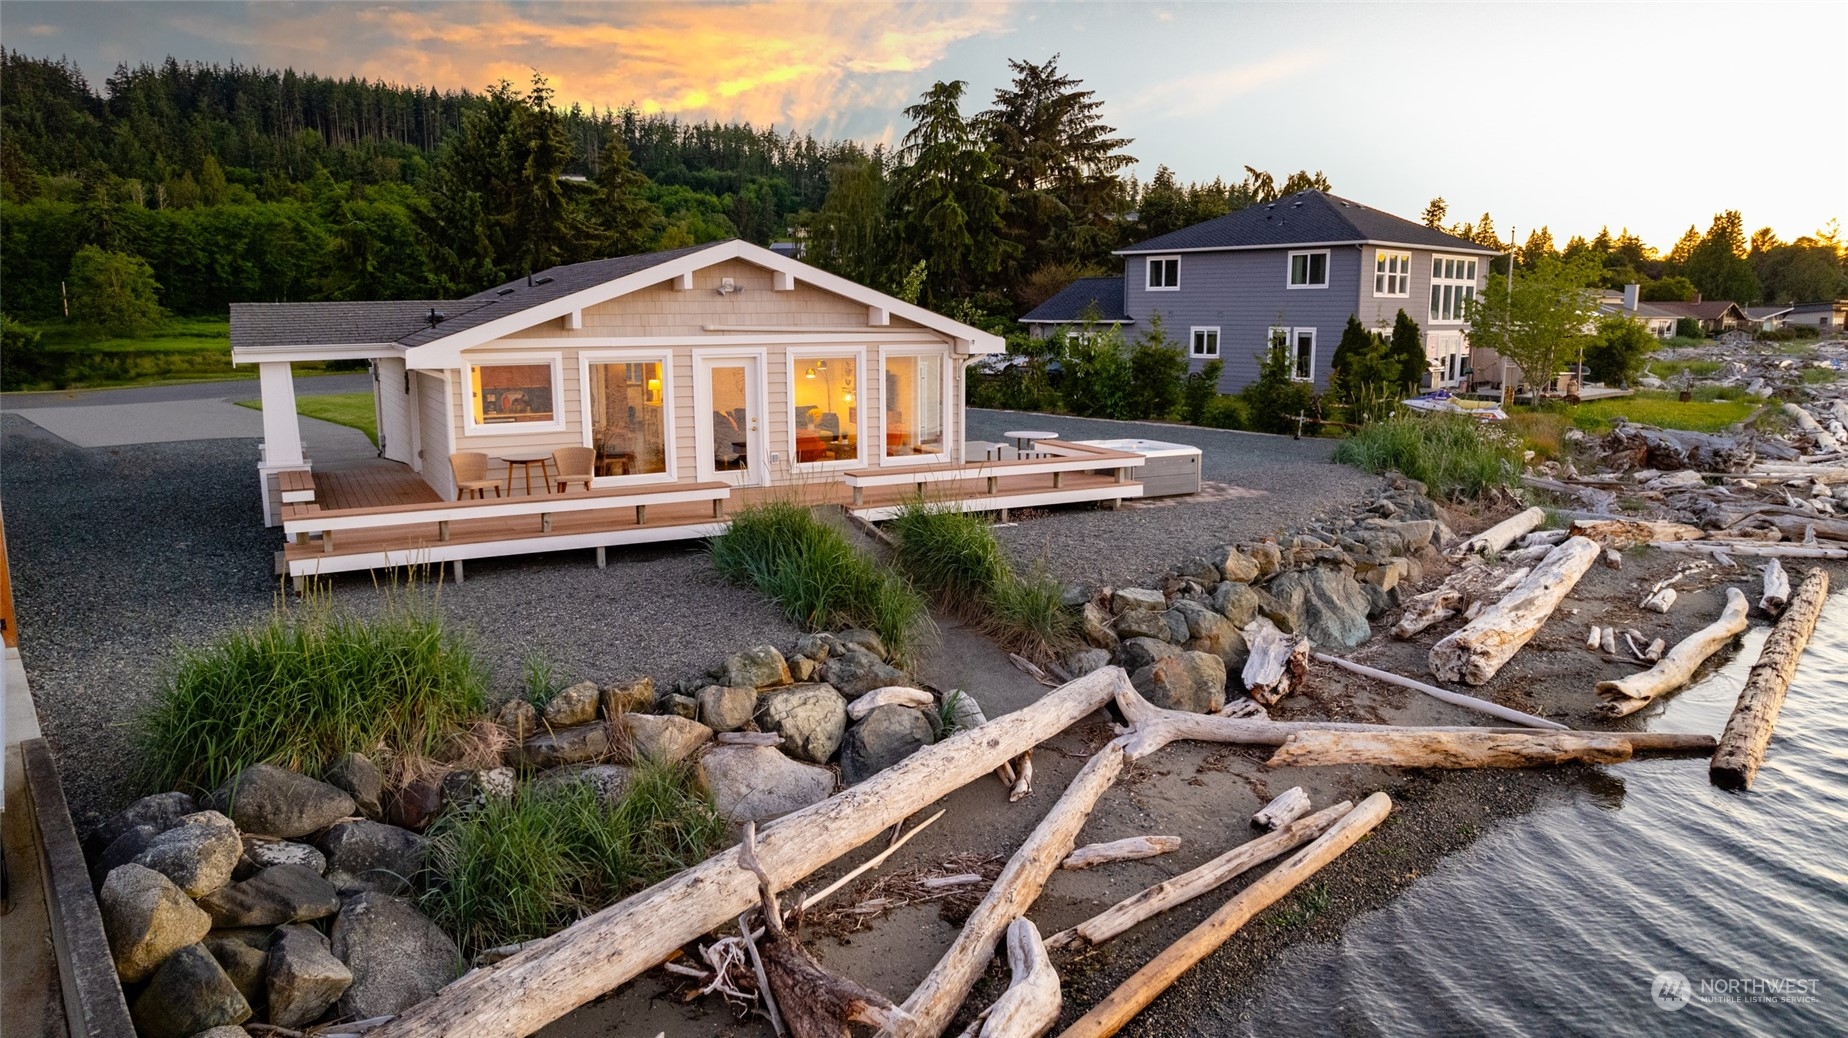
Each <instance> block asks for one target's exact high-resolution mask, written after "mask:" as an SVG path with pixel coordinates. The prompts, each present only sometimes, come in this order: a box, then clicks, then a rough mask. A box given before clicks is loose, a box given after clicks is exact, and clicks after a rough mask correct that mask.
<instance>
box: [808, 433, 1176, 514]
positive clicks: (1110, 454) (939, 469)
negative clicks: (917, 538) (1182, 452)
mask: <svg viewBox="0 0 1848 1038" xmlns="http://www.w3.org/2000/svg"><path fill="white" fill-rule="evenodd" d="M1035 448H1036V449H1035V451H1034V453H1035V454H1037V455H1039V456H1038V457H1033V458H1017V459H1009V460H1006V461H972V462H965V463H962V464H955V463H951V464H945V465H919V466H917V467H916V468H902V467H898V466H887V467H886V468H879V469H851V470H849V471H846V472H843V473H841V482H842V483H845V484H846V485H847V486H848V487H849V488H850V489H851V490H852V491H853V503H854V505H856V506H859V505H863V504H865V503H866V494H865V491H866V488H868V487H899V486H905V485H907V484H911V485H915V486H917V487H918V488H919V489H920V490H922V489H923V488H924V487H925V486H926V485H927V484H931V483H954V482H958V481H961V480H968V479H983V480H986V481H987V488H988V493H989V494H991V495H992V494H994V493H995V492H996V490H997V489H998V487H999V484H1000V480H1001V479H1002V477H1005V476H1044V475H1047V474H1051V476H1052V485H1053V488H1054V489H1057V488H1059V487H1060V486H1061V485H1062V484H1063V482H1064V475H1065V473H1067V472H1095V471H1098V470H1100V469H1101V470H1109V471H1112V472H1114V473H1115V477H1116V481H1117V482H1118V483H1122V482H1124V481H1125V480H1126V479H1127V478H1128V470H1130V469H1133V468H1139V467H1140V466H1141V465H1142V463H1143V462H1144V461H1146V460H1147V459H1146V458H1144V457H1143V456H1142V455H1140V454H1132V453H1130V452H1127V451H1113V450H1110V449H1108V448H1104V447H1094V446H1091V445H1090V444H1086V443H1072V442H1070V441H1067V440H1040V441H1037V443H1036V444H1035Z"/></svg>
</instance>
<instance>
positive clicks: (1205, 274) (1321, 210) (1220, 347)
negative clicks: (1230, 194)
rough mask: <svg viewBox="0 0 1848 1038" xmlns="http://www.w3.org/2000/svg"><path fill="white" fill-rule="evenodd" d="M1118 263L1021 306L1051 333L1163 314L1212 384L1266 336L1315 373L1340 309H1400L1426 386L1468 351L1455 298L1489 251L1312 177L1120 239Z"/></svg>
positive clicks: (1460, 370)
mask: <svg viewBox="0 0 1848 1038" xmlns="http://www.w3.org/2000/svg"><path fill="white" fill-rule="evenodd" d="M1115 254H1116V255H1118V256H1121V257H1122V258H1123V274H1122V276H1121V277H1110V278H1084V279H1082V280H1080V281H1077V282H1075V283H1073V284H1072V285H1070V286H1068V287H1066V288H1065V289H1064V290H1063V291H1061V292H1060V293H1059V294H1058V295H1056V296H1054V297H1053V298H1051V299H1049V300H1047V301H1046V302H1045V303H1044V304H1042V305H1040V306H1038V307H1036V308H1034V310H1033V311H1032V312H1030V313H1028V314H1027V315H1026V316H1025V317H1023V318H1021V320H1022V321H1023V322H1025V323H1026V324H1027V325H1028V327H1029V328H1030V329H1031V330H1032V332H1033V333H1034V334H1036V335H1041V336H1044V335H1050V334H1052V333H1053V331H1054V330H1055V329H1057V328H1060V327H1068V326H1072V325H1075V324H1077V323H1079V322H1082V321H1084V320H1086V319H1087V315H1093V316H1094V318H1095V319H1096V320H1099V321H1101V322H1102V323H1105V324H1120V325H1122V326H1123V330H1124V334H1125V336H1126V337H1128V338H1134V337H1135V335H1136V334H1138V333H1139V332H1140V331H1142V330H1143V329H1145V328H1146V327H1147V326H1148V323H1149V321H1150V319H1151V318H1153V317H1154V316H1155V315H1156V314H1160V315H1161V319H1162V324H1163V327H1164V329H1165V330H1166V332H1167V335H1168V337H1169V338H1170V339H1171V340H1173V341H1175V342H1177V343H1179V344H1180V347H1181V348H1182V349H1183V350H1185V351H1186V352H1187V355H1188V357H1189V359H1190V360H1191V361H1192V366H1193V368H1195V369H1198V368H1199V367H1200V366H1201V365H1202V364H1205V363H1206V362H1207V361H1209V360H1212V359H1214V358H1218V359H1219V360H1222V361H1224V362H1225V373H1224V374H1223V375H1222V376H1221V378H1220V383H1219V385H1220V389H1221V391H1223V392H1228V393H1229V392H1236V391H1237V390H1239V389H1241V388H1243V387H1244V386H1245V385H1246V384H1247V383H1250V382H1251V381H1253V380H1254V379H1256V378H1257V376H1258V358H1259V356H1260V355H1261V354H1262V353H1263V352H1264V351H1265V349H1266V348H1267V346H1268V344H1269V343H1270V342H1271V340H1272V339H1273V337H1276V336H1281V337H1282V338H1283V340H1284V341H1285V342H1286V343H1287V344H1288V348H1289V351H1290V359H1291V364H1292V366H1293V369H1294V372H1295V375H1296V377H1297V378H1299V379H1302V380H1303V381H1305V382H1314V383H1316V384H1317V385H1321V386H1325V385H1326V384H1327V382H1328V375H1329V361H1330V359H1331V358H1332V357H1333V356H1334V352H1335V345H1336V343H1338V342H1339V341H1340V338H1341V331H1342V329H1343V327H1345V326H1346V324H1347V319H1348V317H1349V316H1351V315H1357V316H1359V318H1360V320H1361V323H1362V324H1364V325H1366V326H1367V327H1368V328H1369V329H1372V330H1376V331H1380V332H1390V331H1391V329H1392V323H1393V319H1394V317H1396V316H1397V314H1398V312H1399V311H1400V310H1401V309H1403V310H1404V311H1405V312H1406V313H1407V314H1409V315H1411V317H1412V319H1413V320H1416V321H1417V322H1418V325H1419V327H1420V329H1421V330H1422V332H1423V334H1424V340H1425V356H1426V357H1427V358H1428V359H1429V360H1430V363H1431V380H1432V384H1433V385H1436V386H1454V385H1457V384H1459V383H1460V381H1461V380H1462V378H1463V376H1464V372H1465V369H1466V367H1467V365H1468V343H1467V341H1466V339H1465V334H1464V333H1465V320H1466V317H1467V314H1466V310H1467V308H1468V306H1469V304H1470V303H1471V301H1473V300H1474V299H1475V297H1476V294H1477V293H1479V292H1481V291H1482V290H1483V285H1484V284H1485V283H1486V279H1487V277H1488V272H1489V263H1488V261H1489V259H1490V258H1492V257H1494V256H1496V255H1497V253H1496V252H1495V250H1493V249H1486V248H1483V247H1482V246H1480V245H1477V244H1475V243H1474V242H1471V241H1469V240H1467V239H1464V238H1459V237H1456V236H1455V235H1451V234H1445V233H1444V232H1442V231H1438V230H1433V229H1432V228H1429V227H1426V226H1424V225H1423V224H1420V223H1416V222H1414V221H1411V220H1403V219H1400V218H1399V217H1397V216H1393V215H1392V214H1390V213H1383V212H1381V211H1379V210H1378V209H1371V208H1368V207H1367V206H1364V205H1361V204H1360V203H1359V202H1351V201H1349V200H1347V199H1345V198H1338V197H1336V196H1334V195H1331V194H1327V193H1325V192H1322V191H1302V192H1298V193H1297V194H1293V195H1286V196H1285V197H1283V198H1279V199H1277V200H1276V201H1275V202H1270V203H1266V204H1263V205H1255V206H1252V207H1250V208H1247V209H1241V210H1239V211H1238V212H1236V213H1230V214H1228V215H1226V216H1221V217H1218V218H1217V219H1213V220H1208V221H1206V222H1205V223H1198V224H1195V225H1193V226H1192V227H1184V228H1182V229H1180V230H1178V231H1174V232H1172V233H1170V234H1164V235H1161V236H1160V237H1157V238H1151V239H1150V240H1148V241H1145V242H1142V243H1140V244H1137V245H1132V246H1130V247H1129V248H1126V249H1119V250H1118V251H1117V252H1116V253H1115Z"/></svg>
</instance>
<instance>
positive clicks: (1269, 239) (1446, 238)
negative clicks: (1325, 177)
mask: <svg viewBox="0 0 1848 1038" xmlns="http://www.w3.org/2000/svg"><path fill="white" fill-rule="evenodd" d="M1362 242H1379V243H1381V244H1389V245H1411V246H1415V247H1417V248H1422V249H1442V250H1444V251H1446V252H1469V253H1477V254H1480V255H1485V256H1494V255H1499V252H1498V251H1497V250H1495V249H1488V248H1484V247H1482V246H1481V245H1478V244H1476V243H1475V242H1472V241H1470V240H1469V239H1467V238H1459V237H1457V236H1456V235H1454V234H1445V233H1444V232H1443V231H1438V230H1433V229H1432V228H1429V227H1426V226H1425V225H1424V224H1421V223H1414V222H1412V221H1411V220H1404V219H1401V218H1399V217H1397V216H1394V215H1392V214H1391V213H1384V212H1381V211H1380V210H1378V209H1373V208H1370V207H1368V206H1364V205H1361V204H1360V203H1359V202H1354V201H1349V200H1348V199H1345V198H1340V197H1337V196H1335V195H1331V194H1328V193H1327V192H1324V191H1316V190H1309V191H1299V192H1297V193H1296V194H1293V195H1285V196H1284V197H1282V198H1279V199H1277V200H1276V201H1275V202H1269V203H1265V204H1263V205H1254V206H1251V207H1249V208H1246V209H1240V210H1239V211H1238V212H1236V213H1228V214H1226V215H1225V216H1221V217H1217V218H1215V219H1211V220H1208V221H1206V222H1205V223H1197V224H1194V225H1193V226H1192V227H1183V228H1181V229H1180V230H1178V231H1173V232H1170V233H1168V234H1164V235H1161V236H1159V237H1155V238H1150V239H1149V240H1148V241H1145V242H1140V243H1138V244H1135V245H1131V246H1130V247H1128V248H1126V249H1118V250H1117V252H1116V254H1117V255H1119V256H1131V255H1137V254H1140V253H1149V252H1205V251H1217V250H1226V249H1275V248H1284V247H1291V246H1300V245H1357V244H1360V243H1362Z"/></svg>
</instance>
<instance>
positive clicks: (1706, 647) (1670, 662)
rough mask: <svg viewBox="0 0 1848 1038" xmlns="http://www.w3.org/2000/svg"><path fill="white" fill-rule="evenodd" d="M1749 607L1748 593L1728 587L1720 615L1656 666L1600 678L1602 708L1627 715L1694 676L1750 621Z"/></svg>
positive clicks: (1607, 712)
mask: <svg viewBox="0 0 1848 1038" xmlns="http://www.w3.org/2000/svg"><path fill="white" fill-rule="evenodd" d="M1748 609H1749V606H1747V604H1746V601H1745V593H1744V592H1742V591H1740V590H1739V589H1738V588H1736V587H1729V588H1727V589H1726V606H1725V608H1724V609H1722V610H1721V611H1720V618H1719V619H1718V620H1715V621H1713V622H1712V623H1710V624H1708V625H1707V626H1705V627H1703V628H1701V629H1700V630H1698V631H1695V632H1694V633H1693V634H1690V635H1688V636H1687V637H1686V638H1683V639H1682V640H1681V641H1679V642H1677V643H1676V644H1675V647H1674V648H1672V649H1670V650H1668V654H1667V655H1666V656H1663V657H1662V659H1661V661H1660V662H1658V663H1657V664H1656V665H1655V666H1653V667H1651V668H1649V669H1648V670H1646V671H1643V672H1642V673H1640V674H1630V675H1627V676H1625V677H1622V678H1618V679H1617V680H1615V681H1600V682H1598V687H1597V691H1598V695H1599V696H1600V697H1602V698H1603V699H1604V700H1605V702H1603V703H1600V704H1599V705H1598V712H1599V713H1600V714H1602V715H1604V716H1606V717H1627V716H1629V715H1630V714H1633V713H1636V712H1637V711H1638V710H1641V709H1642V708H1643V707H1645V706H1648V705H1649V702H1650V701H1651V700H1653V699H1655V698H1656V697H1657V696H1660V695H1664V694H1666V693H1669V692H1673V691H1674V690H1675V689H1678V688H1680V687H1681V686H1683V685H1685V684H1687V683H1688V682H1690V681H1692V680H1694V672H1695V671H1696V670H1698V669H1700V665H1701V664H1702V663H1704V662H1706V660H1707V657H1709V656H1711V655H1713V654H1714V653H1716V652H1718V651H1720V650H1721V649H1723V648H1725V647H1726V645H1727V643H1729V642H1731V641H1732V640H1733V639H1734V638H1736V637H1738V636H1739V634H1740V633H1741V632H1742V631H1744V630H1745V629H1746V627H1747V626H1749V625H1750V623H1751V621H1749V620H1748V619H1746V612H1747V610H1748Z"/></svg>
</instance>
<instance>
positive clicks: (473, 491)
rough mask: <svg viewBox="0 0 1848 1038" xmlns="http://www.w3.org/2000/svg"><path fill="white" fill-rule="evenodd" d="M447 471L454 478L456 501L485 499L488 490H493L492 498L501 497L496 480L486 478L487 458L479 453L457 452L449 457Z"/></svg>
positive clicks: (499, 486)
mask: <svg viewBox="0 0 1848 1038" xmlns="http://www.w3.org/2000/svg"><path fill="white" fill-rule="evenodd" d="M449 471H451V472H453V473H455V476H456V500H457V501H460V500H462V499H463V498H465V497H479V498H485V497H487V496H488V488H489V487H493V488H494V496H495V497H499V496H501V485H500V480H498V479H489V478H488V456H487V455H486V454H483V453H481V452H480V451H458V452H456V453H454V454H451V455H450V456H449Z"/></svg>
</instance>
